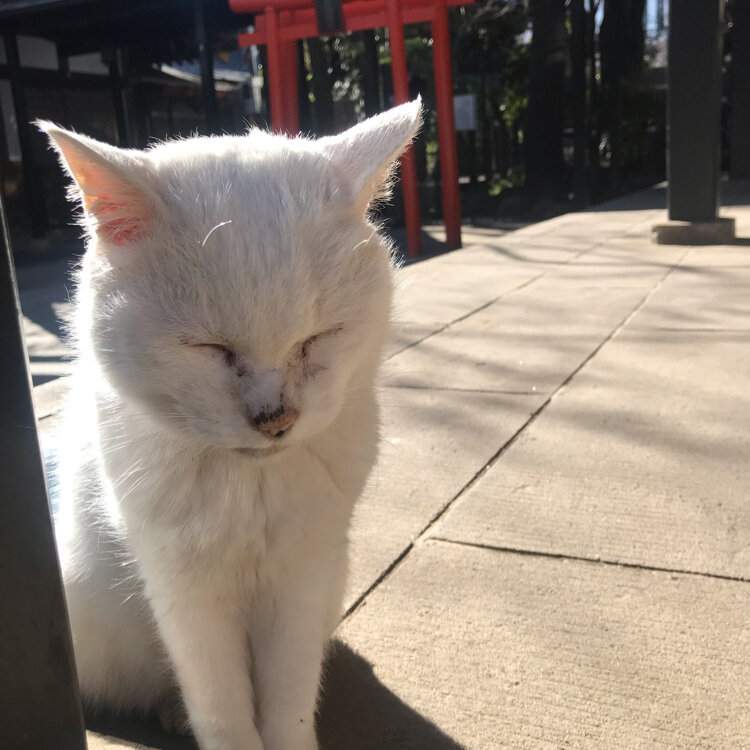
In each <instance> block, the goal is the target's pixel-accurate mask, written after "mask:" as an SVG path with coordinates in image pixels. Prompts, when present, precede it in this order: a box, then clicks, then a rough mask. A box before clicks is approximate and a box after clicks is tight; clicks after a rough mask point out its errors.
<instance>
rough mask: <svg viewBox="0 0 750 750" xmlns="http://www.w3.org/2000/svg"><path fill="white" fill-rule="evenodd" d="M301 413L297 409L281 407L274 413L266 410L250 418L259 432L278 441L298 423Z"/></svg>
mask: <svg viewBox="0 0 750 750" xmlns="http://www.w3.org/2000/svg"><path fill="white" fill-rule="evenodd" d="M298 417H299V412H298V411H297V410H296V409H286V408H284V407H279V408H278V409H275V410H274V411H268V410H266V409H264V410H262V411H260V412H258V413H257V414H255V415H253V416H251V417H250V419H249V421H250V423H251V424H252V426H253V427H255V429H256V430H258V432H262V433H263V434H264V435H266V436H267V437H270V438H274V439H278V438H282V437H284V435H286V433H287V432H289V430H290V429H291V427H292V425H293V424H294V423H295V422H296V421H297V418H298Z"/></svg>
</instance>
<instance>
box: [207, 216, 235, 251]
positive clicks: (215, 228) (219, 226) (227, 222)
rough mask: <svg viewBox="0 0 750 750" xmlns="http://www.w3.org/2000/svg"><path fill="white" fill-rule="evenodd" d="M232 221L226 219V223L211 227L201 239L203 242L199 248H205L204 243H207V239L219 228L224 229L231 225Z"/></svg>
mask: <svg viewBox="0 0 750 750" xmlns="http://www.w3.org/2000/svg"><path fill="white" fill-rule="evenodd" d="M231 223H232V220H231V219H227V220H226V221H220V222H219V223H218V224H217V225H216V226H214V227H212V228H211V229H210V230H209V232H208V234H207V235H206V236H205V237H204V238H203V242H201V247H205V246H206V243H207V242H208V238H209V237H210V236H211V235H212V234H213V233H214V232H215V231H216V230H217V229H219V228H221V227H225V226H226V225H227V224H231Z"/></svg>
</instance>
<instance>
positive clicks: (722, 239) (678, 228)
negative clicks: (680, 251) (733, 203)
mask: <svg viewBox="0 0 750 750" xmlns="http://www.w3.org/2000/svg"><path fill="white" fill-rule="evenodd" d="M652 231H653V232H654V241H655V242H656V243H657V244H659V245H731V244H732V243H733V242H734V240H735V229H734V219H730V218H721V219H714V220H713V221H668V222H667V223H666V224H656V225H655V226H654V227H653V229H652Z"/></svg>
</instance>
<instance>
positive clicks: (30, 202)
mask: <svg viewBox="0 0 750 750" xmlns="http://www.w3.org/2000/svg"><path fill="white" fill-rule="evenodd" d="M5 55H6V58H7V60H8V73H10V90H11V95H12V97H13V108H14V109H15V111H16V127H17V128H18V145H19V146H20V148H21V167H22V169H23V189H24V194H25V197H26V205H27V209H28V215H29V224H30V227H29V229H30V231H31V235H32V237H37V238H39V237H44V235H45V232H46V231H47V212H46V210H45V207H44V192H43V190H42V181H41V180H40V179H39V169H38V168H37V164H36V159H35V158H34V148H33V144H32V142H31V130H30V128H31V125H30V123H29V110H28V107H27V106H26V91H25V90H24V85H23V80H22V77H21V63H20V61H19V58H18V42H17V40H16V35H15V34H12V33H9V34H5Z"/></svg>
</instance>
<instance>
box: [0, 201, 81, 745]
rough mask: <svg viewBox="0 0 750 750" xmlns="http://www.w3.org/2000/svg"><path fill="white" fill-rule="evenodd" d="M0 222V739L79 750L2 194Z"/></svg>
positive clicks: (72, 675) (67, 641)
mask: <svg viewBox="0 0 750 750" xmlns="http://www.w3.org/2000/svg"><path fill="white" fill-rule="evenodd" d="M0 223H1V224H2V227H0V232H1V233H2V242H3V248H2V253H1V254H2V259H1V260H0V362H2V365H0V476H2V478H3V480H2V482H3V483H2V490H0V498H1V499H2V502H0V601H2V606H3V615H2V617H0V664H2V679H0V746H2V747H4V748H13V750H40V749H41V748H57V750H85V748H86V736H85V732H84V728H83V718H82V715H81V704H80V699H79V695H78V680H77V677H76V669H75V663H74V660H73V645H72V642H71V637H70V627H69V625H68V616H67V611H66V606H65V598H64V596H63V589H62V583H61V580H60V567H59V564H58V559H57V552H56V549H55V539H54V536H53V533H52V520H51V516H50V506H49V501H48V499H47V487H46V483H45V478H44V470H43V468H42V466H43V464H42V456H41V452H40V449H39V441H38V438H37V432H36V421H35V419H34V409H33V406H32V401H31V379H30V377H29V369H28V364H27V359H26V347H25V345H24V339H23V332H22V327H21V310H20V305H19V301H18V289H17V287H16V280H15V274H14V272H13V261H12V258H11V250H10V242H9V240H8V231H7V225H6V222H5V205H4V203H3V201H2V198H0Z"/></svg>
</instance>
